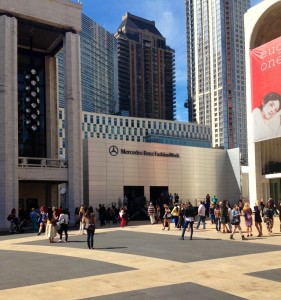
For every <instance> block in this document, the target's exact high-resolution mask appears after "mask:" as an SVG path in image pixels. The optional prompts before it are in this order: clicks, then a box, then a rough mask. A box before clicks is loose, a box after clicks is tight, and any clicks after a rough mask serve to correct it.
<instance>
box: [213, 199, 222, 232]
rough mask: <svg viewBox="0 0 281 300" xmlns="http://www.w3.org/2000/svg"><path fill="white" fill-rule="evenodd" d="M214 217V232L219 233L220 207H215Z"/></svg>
mask: <svg viewBox="0 0 281 300" xmlns="http://www.w3.org/2000/svg"><path fill="white" fill-rule="evenodd" d="M214 215H215V224H216V231H217V232H220V231H221V211H220V207H219V205H218V204H217V205H216V206H215V209H214Z"/></svg>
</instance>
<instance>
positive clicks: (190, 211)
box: [180, 202, 195, 240]
mask: <svg viewBox="0 0 281 300" xmlns="http://www.w3.org/2000/svg"><path fill="white" fill-rule="evenodd" d="M183 217H184V223H183V228H182V233H181V238H180V240H184V234H185V231H186V228H188V229H189V231H190V236H189V239H190V240H192V238H193V224H194V220H195V211H194V208H193V206H192V205H191V203H190V202H187V203H185V205H184V211H183Z"/></svg>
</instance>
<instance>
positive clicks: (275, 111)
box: [250, 37, 281, 142]
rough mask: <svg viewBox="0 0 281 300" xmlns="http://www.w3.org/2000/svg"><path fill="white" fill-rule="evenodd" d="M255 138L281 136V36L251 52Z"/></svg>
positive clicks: (263, 138)
mask: <svg viewBox="0 0 281 300" xmlns="http://www.w3.org/2000/svg"><path fill="white" fill-rule="evenodd" d="M250 59H251V86H252V103H251V105H252V120H251V122H252V125H253V131H254V141H255V142H258V141H263V140H267V139H272V138H276V137H280V136H281V115H280V114H281V37H279V38H277V39H275V40H272V41H270V42H269V43H266V44H264V45H262V46H260V47H257V48H255V49H253V50H251V52H250Z"/></svg>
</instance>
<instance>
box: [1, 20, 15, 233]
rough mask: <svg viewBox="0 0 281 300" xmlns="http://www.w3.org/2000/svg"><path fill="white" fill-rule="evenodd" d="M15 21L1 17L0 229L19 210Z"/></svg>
mask: <svg viewBox="0 0 281 300" xmlns="http://www.w3.org/2000/svg"><path fill="white" fill-rule="evenodd" d="M17 65H18V56H17V20H16V18H11V17H7V16H5V15H2V16H0V229H1V228H7V227H8V226H9V222H8V221H7V215H8V214H9V213H10V211H11V210H12V208H13V207H15V208H16V209H18V76H17V71H18V68H17Z"/></svg>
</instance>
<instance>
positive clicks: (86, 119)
mask: <svg viewBox="0 0 281 300" xmlns="http://www.w3.org/2000/svg"><path fill="white" fill-rule="evenodd" d="M84 122H85V123H87V122H88V116H87V115H84Z"/></svg>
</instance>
